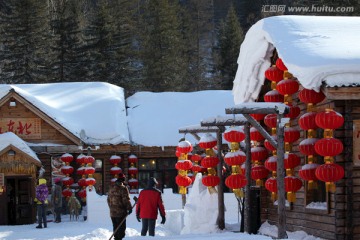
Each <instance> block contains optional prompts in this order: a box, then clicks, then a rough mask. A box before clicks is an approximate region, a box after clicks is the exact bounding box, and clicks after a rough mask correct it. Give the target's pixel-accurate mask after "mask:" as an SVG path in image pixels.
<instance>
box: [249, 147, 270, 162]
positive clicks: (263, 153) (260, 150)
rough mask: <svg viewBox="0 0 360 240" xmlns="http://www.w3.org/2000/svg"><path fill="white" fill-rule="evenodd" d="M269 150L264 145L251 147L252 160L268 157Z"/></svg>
mask: <svg viewBox="0 0 360 240" xmlns="http://www.w3.org/2000/svg"><path fill="white" fill-rule="evenodd" d="M268 155H269V154H268V152H267V150H266V148H264V147H253V148H251V161H253V162H255V161H262V160H264V159H266V158H267V157H268Z"/></svg>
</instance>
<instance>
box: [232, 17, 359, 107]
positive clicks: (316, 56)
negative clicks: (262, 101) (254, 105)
mask: <svg viewBox="0 0 360 240" xmlns="http://www.w3.org/2000/svg"><path fill="white" fill-rule="evenodd" d="M359 42H360V17H340V16H336V17H330V16H275V17H269V18H265V19H262V20H260V21H258V22H257V23H256V24H254V25H253V26H252V27H251V28H250V29H249V31H248V32H247V34H246V37H245V39H244V42H243V43H242V45H241V47H240V54H239V58H238V69H237V73H236V76H235V80H234V86H233V95H234V101H235V103H236V104H238V103H242V102H248V101H254V100H256V99H257V97H258V94H259V92H260V89H261V86H262V85H263V83H264V80H265V77H264V73H265V70H266V69H267V68H268V67H269V66H270V57H271V56H272V54H273V50H274V48H276V50H277V52H278V55H279V57H280V58H282V60H283V62H284V64H285V65H286V66H287V68H288V70H289V72H290V73H292V74H293V75H294V76H295V77H297V78H298V80H299V82H300V83H301V84H302V85H303V87H305V88H308V89H314V90H316V91H319V89H320V86H321V85H322V84H325V85H326V86H330V87H334V86H357V85H359V84H360V45H359Z"/></svg>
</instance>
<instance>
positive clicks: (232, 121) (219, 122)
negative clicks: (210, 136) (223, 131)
mask: <svg viewBox="0 0 360 240" xmlns="http://www.w3.org/2000/svg"><path fill="white" fill-rule="evenodd" d="M246 123H247V120H246V118H245V117H243V116H242V115H241V116H235V117H228V116H225V117H214V118H208V119H205V120H203V121H201V123H200V125H201V126H202V127H212V126H217V127H218V126H242V125H245V124H246Z"/></svg>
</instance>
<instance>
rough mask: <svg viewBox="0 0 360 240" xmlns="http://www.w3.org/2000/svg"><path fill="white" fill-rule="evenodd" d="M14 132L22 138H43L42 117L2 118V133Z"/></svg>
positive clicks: (0, 130)
mask: <svg viewBox="0 0 360 240" xmlns="http://www.w3.org/2000/svg"><path fill="white" fill-rule="evenodd" d="M5 132H13V133H15V134H16V135H18V136H19V137H20V138H22V139H41V119H40V118H0V133H5Z"/></svg>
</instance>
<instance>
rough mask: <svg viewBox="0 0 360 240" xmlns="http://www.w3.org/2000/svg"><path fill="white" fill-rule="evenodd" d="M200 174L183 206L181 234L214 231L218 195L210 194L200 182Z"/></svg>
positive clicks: (216, 227) (216, 230)
mask: <svg viewBox="0 0 360 240" xmlns="http://www.w3.org/2000/svg"><path fill="white" fill-rule="evenodd" d="M201 179H202V175H201V173H198V174H197V175H196V177H195V181H194V184H193V186H192V188H191V191H190V193H189V196H188V198H187V200H186V204H185V207H184V224H185V226H184V228H183V229H182V231H181V234H190V233H196V234H199V233H202V234H205V233H214V232H218V231H219V228H218V226H217V225H216V220H217V216H218V195H217V194H210V193H209V191H208V189H207V187H205V186H204V185H203V184H202V183H201Z"/></svg>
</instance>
